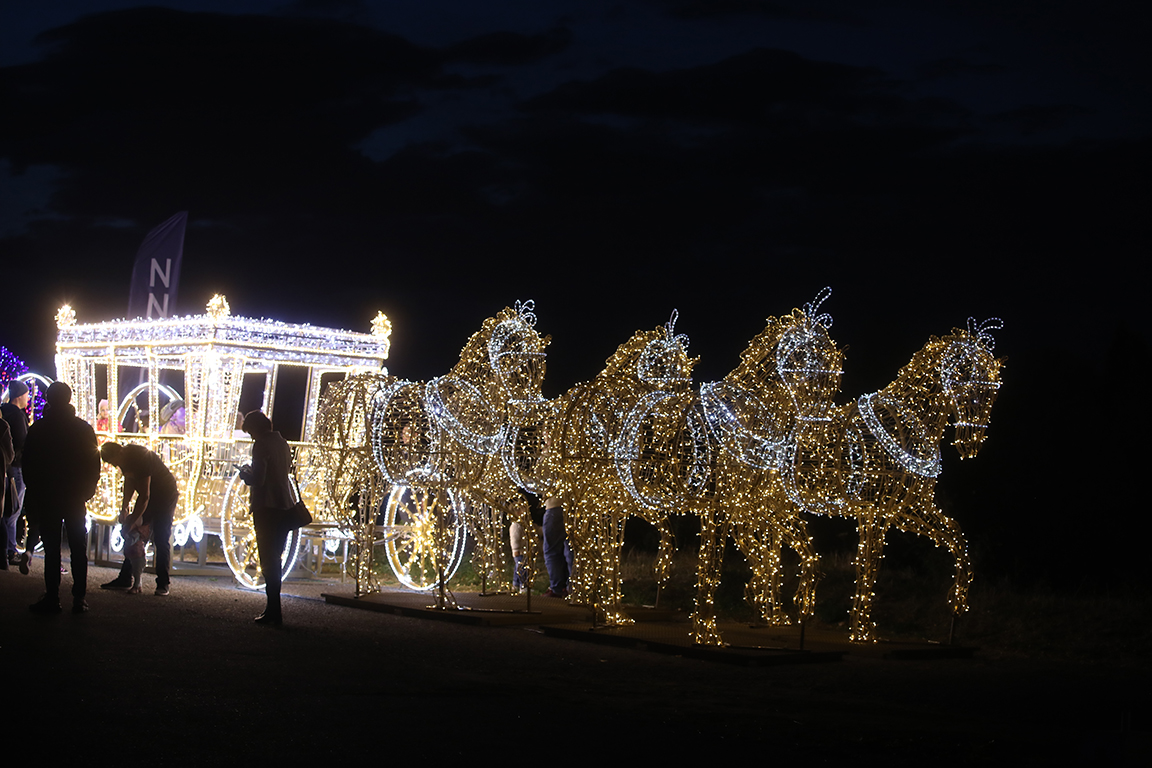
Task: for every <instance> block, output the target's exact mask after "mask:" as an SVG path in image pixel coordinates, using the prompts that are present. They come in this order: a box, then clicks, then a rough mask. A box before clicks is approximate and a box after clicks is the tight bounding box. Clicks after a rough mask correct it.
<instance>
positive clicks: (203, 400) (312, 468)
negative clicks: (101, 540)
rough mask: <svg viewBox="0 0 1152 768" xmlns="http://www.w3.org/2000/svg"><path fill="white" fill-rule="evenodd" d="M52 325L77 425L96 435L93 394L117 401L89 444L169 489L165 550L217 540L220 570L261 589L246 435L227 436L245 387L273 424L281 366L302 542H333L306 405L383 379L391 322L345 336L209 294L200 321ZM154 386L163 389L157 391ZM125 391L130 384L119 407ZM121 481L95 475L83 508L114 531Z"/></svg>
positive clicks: (291, 554)
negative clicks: (133, 446) (112, 448)
mask: <svg viewBox="0 0 1152 768" xmlns="http://www.w3.org/2000/svg"><path fill="white" fill-rule="evenodd" d="M57 325H58V327H59V333H58V336H57V343H56V370H57V378H58V379H60V380H62V381H66V382H68V383H69V384H70V385H71V386H72V389H73V392H74V397H73V401H74V403H75V406H76V413H77V415H78V416H79V417H80V418H82V419H84V420H86V421H88V422H90V423H92V424H93V425H96V424H97V418H98V407H99V406H98V403H99V401H100V400H101V397H100V392H106V393H107V394H108V395H109V397H108V399H109V400H110V401H113V402H116V403H118V404H119V407H118V408H117V409H116V414H115V418H114V420H113V421H112V422H111V424H110V425H109V426H108V427H106V428H103V429H100V430H98V431H97V435H98V436H99V437H100V438H101V439H110V440H116V441H118V442H121V443H139V444H142V445H145V446H147V447H148V448H149V449H151V450H154V451H156V452H158V453H159V454H160V455H161V457H162V458H163V459H164V461H165V463H166V464H167V465H168V467H169V468H170V469H171V470H172V473H173V474H174V475H175V476H176V478H177V482H178V484H179V488H180V504H179V507H178V508H177V511H176V517H175V523H176V524H175V526H174V537H175V539H176V542H177V543H178V544H182V543H186V541H187V538H188V537H192V538H193V539H196V540H199V538H200V536H201V535H203V534H204V533H208V534H212V535H216V536H219V537H220V539H221V542H222V544H223V549H224V555H225V559H226V560H227V563H228V566H229V567H230V568H231V570H232V572H233V574H234V575H235V576H236V579H237V581H239V582H240V583H241V584H242V585H244V586H247V587H250V588H257V587H259V586H261V585H262V584H263V575H262V574H261V572H260V566H259V558H258V556H257V552H256V542H255V531H254V529H253V527H252V523H251V519H250V514H249V509H248V494H247V492H246V490H244V485H243V483H242V482H241V481H240V480H239V479H238V478H237V475H236V466H237V465H240V464H244V463H246V462H247V461H248V460H249V458H250V455H251V447H252V442H251V440H250V439H248V437H247V435H244V434H243V433H242V432H238V431H237V426H238V425H237V416H238V411H239V408H240V404H241V394H242V392H244V394H245V395H247V394H248V392H247V391H246V380H247V381H248V385H247V386H248V387H255V388H256V389H257V390H258V391H257V392H256V393H255V394H257V395H259V397H258V403H257V404H256V406H255V407H260V408H261V409H262V410H264V412H265V413H268V414H273V415H274V414H275V413H280V412H282V411H281V410H280V408H277V405H276V398H277V394H278V390H277V385H278V384H280V383H281V378H282V377H281V374H282V373H285V371H286V370H287V369H289V368H292V369H296V370H295V375H296V377H297V378H300V376H301V374H303V378H304V380H305V384H304V389H305V396H304V400H303V404H302V408H301V409H300V411H297V413H298V414H300V415H301V418H302V428H301V439H300V440H299V441H290V445H291V446H292V449H293V457H294V463H295V467H296V471H297V476H298V479H299V484H300V488H301V494H302V495H303V497H304V499H305V501H306V502H308V503H309V506H310V508H311V509H312V510H313V516H314V517H315V520H314V522H313V525H312V526H310V527H309V528H308V529H307V531H305V533H308V534H312V535H315V536H320V537H323V536H325V535H326V534H337V532H338V530H339V528H340V523H341V516H340V511H339V510H335V509H333V508H332V507H331V505H329V504H328V503H326V502H327V500H326V498H325V497H324V496H323V494H321V493H320V488H321V486H322V482H323V481H322V477H321V475H322V472H323V469H322V465H321V464H320V463H319V461H318V460H317V457H316V456H315V447H314V446H313V444H312V443H311V438H312V434H313V431H314V429H315V425H316V411H317V405H318V403H319V400H320V395H321V392H322V389H323V388H324V386H326V385H330V384H331V383H333V382H335V381H339V380H341V379H343V378H344V377H346V376H350V375H351V376H354V375H358V374H366V373H378V372H381V371H384V367H383V366H384V361H385V360H386V359H387V357H388V350H389V344H390V341H389V336H390V334H391V324H390V323H389V322H388V320H387V318H385V317H384V315H383V314H380V315H378V316H377V318H376V320H375V321H374V322H373V331H372V333H370V334H368V333H354V332H350V331H339V330H333V329H328V328H317V327H315V326H311V325H293V324H288V323H281V322H275V321H271V320H253V319H249V318H244V317H233V316H232V315H231V313H230V310H229V308H228V303H227V301H226V300H225V299H224V298H223V297H222V296H216V297H213V299H212V301H211V302H209V304H208V311H207V313H206V314H203V315H192V316H188V317H173V318H168V319H157V320H144V319H138V320H116V321H110V322H104V323H93V324H86V325H77V324H76V322H75V313H74V312H73V311H72V310H71V309H70V308H68V307H65V308H62V309H61V311H60V313H58V315H57ZM165 376H167V377H169V381H168V382H164V381H162V378H163V377H165ZM181 379H182V383H181V381H180V380H181ZM125 381H130V382H132V384H131V386H130V388H129V391H127V392H126V394H125V395H124V396H123V397H119V396H118V395H117V393H119V392H120V390H121V384H122V383H123V382H125ZM136 382H139V383H138V384H137V383H136ZM98 388H99V389H100V391H99V392H98ZM138 398H147V408H146V413H147V414H148V415H149V416H151V417H152V418H149V419H147V423H143V422H145V418H144V414H143V413H140V414H136V418H135V419H134V422H135V424H134V425H132V424H129V428H131V429H132V431H131V432H128V431H124V430H123V426H124V419H125V418H128V417H129V416H130V412H131V411H132V410H133V409H134V407H135V404H136V403H137V400H138ZM176 398H180V399H181V400H183V403H184V408H185V424H184V431H183V433H182V434H180V433H172V434H170V433H164V432H162V431H161V429H160V428H159V426H160V425H159V424H158V419H156V418H155V416H156V414H159V413H160V412H161V408H160V406H161V404H162V403H165V402H172V401H174V400H175V399H176ZM282 407H283V403H282V404H281V408H282ZM141 410H144V409H141ZM101 426H103V425H101ZM120 483H121V477H120V473H119V472H117V471H115V470H114V469H113V468H111V467H109V466H105V468H104V472H103V475H102V479H101V485H100V490H99V491H98V492H97V495H96V496H95V497H94V498H93V499H92V501H91V502H89V505H88V510H89V514H90V516H91V517H92V518H93V519H94V520H97V521H100V522H104V523H108V524H115V522H116V517H117V513H118V511H119V508H120V503H119V500H120V494H121V490H120V489H121V485H120ZM114 530H115V529H114ZM300 535H301V534H300V532H296V533H293V535H292V537H291V539H290V541H289V546H288V547H287V548H286V551H285V555H284V561H283V569H284V572H285V573H287V572H288V571H290V570H291V569H292V567H293V565H294V563H295V560H296V557H297V554H298V551H299V538H300Z"/></svg>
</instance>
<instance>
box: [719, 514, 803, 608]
mask: <svg viewBox="0 0 1152 768" xmlns="http://www.w3.org/2000/svg"><path fill="white" fill-rule="evenodd" d="M763 519H764V518H762V517H761V518H760V520H763ZM757 522H758V521H753V522H747V521H745V522H741V523H738V524H734V525H733V526H732V537H733V538H734V539H735V540H736V546H737V548H738V549H739V550H740V553H741V554H743V555H744V558H745V559H746V560H747V561H748V565H749V566H750V567H751V569H752V578H751V579H750V580H749V581H748V584H747V586H746V587H745V588H744V599H745V600H746V601H747V602H748V603H749V604H750V605H752V606H754V607H755V608H757V609H758V610H759V611H760V617H761V618H762V619H763V620H764V622H765V623H766V624H769V625H771V626H784V625H787V624H790V623H791V621H789V619H788V614H787V613H785V612H784V608H783V606H782V605H781V604H780V591H781V587H782V586H783V569H782V568H781V560H780V547H781V546H782V537H781V532H780V530H779V529H777V528H776V526H774V525H770V524H769V525H764V524H763V523H760V524H757Z"/></svg>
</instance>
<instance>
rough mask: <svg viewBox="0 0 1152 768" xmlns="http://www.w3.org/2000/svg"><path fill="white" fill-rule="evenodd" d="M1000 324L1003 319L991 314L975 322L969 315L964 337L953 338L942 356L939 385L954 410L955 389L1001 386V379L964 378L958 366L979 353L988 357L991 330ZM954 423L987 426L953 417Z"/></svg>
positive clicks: (993, 342)
mask: <svg viewBox="0 0 1152 768" xmlns="http://www.w3.org/2000/svg"><path fill="white" fill-rule="evenodd" d="M1003 327H1004V321H1003V320H1001V319H1000V318H998V317H990V318H988V319H987V320H984V321H983V322H981V323H977V322H976V318H974V317H969V318H968V330H967V334H966V338H965V339H963V340H962V341H954V342H952V344H951V345H949V348H948V350H947V351H946V352H945V354H944V356H943V358H942V359H941V362H940V385H941V387H942V388H943V390H944V394H946V395H947V396H948V398H949V399H950V400H951V402H952V407H953V409H954V411H955V412H956V413H957V414H959V413H960V407H959V403H958V402H957V400H958V397H959V393H958V392H957V390H958V389H959V388H961V387H962V388H963V389H966V390H967V389H992V390H998V389H1000V382H998V381H988V380H986V379H971V378H967V377H965V376H963V375H962V374H961V372H960V368H961V366H962V365H964V364H965V363H971V362H975V361H976V360H977V359H978V358H979V356H980V355H981V353H983V354H985V355H988V356H989V357H991V356H992V353H993V351H994V350H995V348H996V339H995V337H994V336H993V335H992V331H997V330H1000V329H1002V328H1003ZM961 382H962V383H961ZM953 426H956V427H972V428H974V429H985V428H987V427H988V425H987V424H975V423H971V422H965V421H956V422H954V424H953Z"/></svg>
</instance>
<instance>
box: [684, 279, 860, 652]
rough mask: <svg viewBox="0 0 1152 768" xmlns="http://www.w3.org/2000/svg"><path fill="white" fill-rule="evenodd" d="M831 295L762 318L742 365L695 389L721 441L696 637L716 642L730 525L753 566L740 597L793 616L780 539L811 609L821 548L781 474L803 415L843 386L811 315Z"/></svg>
mask: <svg viewBox="0 0 1152 768" xmlns="http://www.w3.org/2000/svg"><path fill="white" fill-rule="evenodd" d="M830 294H831V291H830V289H828V288H825V289H824V290H823V291H822V292H821V293H820V294H819V295H818V296H817V297H816V299H815V300H813V301H812V302H810V303H808V304H806V305H805V306H804V309H802V310H801V309H796V310H794V311H793V312H792V313H791V314H789V315H784V316H782V317H780V318H775V317H770V318H768V321H767V325H766V327H765V328H764V330H763V331H761V332H760V333H759V334H758V335H757V336H756V337H755V338H754V339H753V340H752V341H751V343H750V344H749V346H748V348H747V349H746V350H745V351H744V352H743V353H742V354H741V360H740V364H739V365H738V366H737V367H736V368H735V369H734V370H733V371H732V372H731V373H729V374H728V375H727V376H726V377H725V378H724V379H723V380H721V381H718V382H713V383H708V384H704V385H702V386H701V388H700V406H701V411H702V413H703V419H704V421H705V423H706V424H707V426H708V430H709V432H710V434H711V435H712V437H713V439H714V441H715V443H716V445H717V448H718V450H717V459H716V465H715V490H714V494H715V495H714V499H715V504H713V505H712V506H711V507H710V508H709V507H707V506H702V507H700V514H701V533H700V547H701V549H700V561H699V574H698V578H697V599H696V610H695V613H694V615H693V621H694V630H693V631H694V635H695V640H696V642H697V643H702V644H718V643H720V642H721V638H720V634H719V632H718V630H717V629H716V622H715V607H714V605H713V599H714V595H715V590H716V587H717V586H718V585H719V583H720V566H721V561H722V558H723V554H724V542H725V538H726V534H728V533H730V534H731V535H732V538H733V539H734V541H735V542H736V545H737V547H738V548H739V550H740V551H741V553H742V554H743V555H744V557H745V558H746V559H747V560H748V563H749V565H750V566H751V569H752V580H751V582H750V583H749V584H748V586H747V588H746V596H747V597H748V599H749V602H752V603H754V604H756V605H758V606H759V608H760V612H761V616H762V617H763V619H764V621H766V622H767V623H769V624H773V625H780V624H788V623H790V619H789V617H788V615H787V614H786V613H785V612H784V608H783V604H782V602H781V599H780V591H781V588H782V583H783V576H784V571H783V565H782V562H781V552H782V550H783V547H784V546H788V547H789V548H791V549H792V550H793V551H795V552H796V554H797V556H798V557H799V559H800V580H799V583H798V585H797V590H796V595H795V602H796V606H797V610H798V613H799V617H800V619H801V620H803V618H804V617H806V616H810V615H811V614H812V611H813V609H814V605H815V591H816V582H817V580H818V576H819V574H818V570H817V565H818V556H817V554H816V552H815V550H814V549H813V547H812V541H811V538H810V537H809V535H808V531H807V528H806V526H805V524H804V521H803V519H802V518H801V517H800V514H799V513H800V511H801V508H800V506H799V505H798V504H797V503H796V502H795V501H794V500H793V499H791V498H790V497H789V495H788V494H787V492H786V488H785V485H784V482H783V477H784V472H785V471H786V468H787V467H788V466H789V465H790V463H791V462H792V461H793V460H794V457H795V451H796V445H797V441H798V440H799V439H800V437H801V436H802V435H803V434H804V433H805V432H806V431H807V429H808V428H809V426H808V425H809V424H812V423H824V422H826V421H827V420H828V419H829V412H830V411H831V409H832V408H833V402H832V398H833V397H834V396H835V394H836V393H837V392H838V391H839V388H840V377H841V373H842V362H843V354H842V352H841V351H840V350H839V349H838V348H837V347H836V345H835V343H834V342H833V341H832V339H831V338H830V337H829V335H828V328H829V327H831V324H832V320H831V317H829V316H828V315H827V314H820V315H817V314H816V313H817V310H818V309H819V306H820V304H821V303H822V302H823V301H824V300H825V299H826V298H827V297H828V296H829V295H830Z"/></svg>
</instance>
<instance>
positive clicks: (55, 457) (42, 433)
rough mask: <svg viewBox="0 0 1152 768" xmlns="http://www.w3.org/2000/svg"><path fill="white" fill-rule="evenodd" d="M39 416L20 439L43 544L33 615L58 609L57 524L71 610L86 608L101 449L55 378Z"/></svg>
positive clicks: (69, 392) (26, 481)
mask: <svg viewBox="0 0 1152 768" xmlns="http://www.w3.org/2000/svg"><path fill="white" fill-rule="evenodd" d="M45 400H46V401H47V403H48V404H47V407H45V409H44V415H43V416H42V417H41V418H40V419H39V420H38V421H36V423H35V424H33V425H32V426H31V427H29V428H28V437H27V438H26V439H25V440H24V456H23V461H24V484H25V485H26V486H27V498H28V500H29V501H30V502H31V504H32V506H33V508H34V509H35V510H36V516H37V518H38V519H39V521H40V537H41V540H42V541H43V542H44V587H45V593H44V597H42V598H40V600H39V601H38V602H35V603H33V604H32V605H31V606H29V607H30V609H31V610H32V612H33V613H60V610H61V608H60V528H61V525H63V527H64V528H65V529H66V530H67V532H68V549H69V550H70V551H71V554H72V612H73V613H84V612H85V611H87V610H88V603H87V602H86V601H85V599H84V598H85V595H86V594H87V591H88V533H87V531H86V530H85V528H84V517H85V514H86V509H85V507H84V505H85V504H86V503H87V502H88V499H90V498H92V497H93V496H94V495H95V494H96V485H97V484H98V483H99V482H100V452H99V450H98V449H97V447H96V433H95V432H94V431H92V426H91V425H90V424H89V423H88V422H86V421H84V420H83V419H80V418H78V417H77V416H76V409H75V408H73V407H72V404H71V401H72V388H71V387H69V386H68V385H67V384H65V383H64V382H62V381H57V382H54V383H53V384H52V385H51V386H50V387H48V391H47V392H46V393H45Z"/></svg>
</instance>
